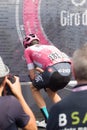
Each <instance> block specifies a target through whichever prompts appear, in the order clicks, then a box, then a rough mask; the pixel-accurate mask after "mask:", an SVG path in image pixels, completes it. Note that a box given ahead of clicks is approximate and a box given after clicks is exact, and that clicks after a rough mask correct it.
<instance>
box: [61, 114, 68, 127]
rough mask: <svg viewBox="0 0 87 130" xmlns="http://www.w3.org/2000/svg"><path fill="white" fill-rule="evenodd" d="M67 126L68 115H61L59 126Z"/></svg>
mask: <svg viewBox="0 0 87 130" xmlns="http://www.w3.org/2000/svg"><path fill="white" fill-rule="evenodd" d="M66 124H67V119H66V115H65V114H64V113H62V114H59V126H60V127H61V126H65V125H66Z"/></svg>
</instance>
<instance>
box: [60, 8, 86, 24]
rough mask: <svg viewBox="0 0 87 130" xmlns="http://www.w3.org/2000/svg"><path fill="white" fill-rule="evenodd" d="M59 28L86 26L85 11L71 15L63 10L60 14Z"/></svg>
mask: <svg viewBox="0 0 87 130" xmlns="http://www.w3.org/2000/svg"><path fill="white" fill-rule="evenodd" d="M60 23H61V26H73V25H75V26H79V25H87V10H85V12H83V13H71V12H69V11H66V10H63V11H61V14H60Z"/></svg>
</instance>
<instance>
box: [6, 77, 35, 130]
mask: <svg viewBox="0 0 87 130" xmlns="http://www.w3.org/2000/svg"><path fill="white" fill-rule="evenodd" d="M6 82H7V83H8V85H9V87H10V89H11V91H12V92H13V94H14V95H15V97H16V98H17V99H18V100H19V102H20V104H21V106H22V108H23V110H24V111H25V113H26V114H27V115H29V117H30V120H29V121H28V123H27V125H26V126H25V127H24V128H23V130H37V126H36V120H35V116H34V114H33V112H32V110H31V109H30V107H29V106H28V104H27V103H26V101H25V99H24V97H23V95H22V90H21V86H20V82H19V78H18V77H16V76H15V82H14V83H13V84H12V83H11V82H10V81H9V80H8V79H6Z"/></svg>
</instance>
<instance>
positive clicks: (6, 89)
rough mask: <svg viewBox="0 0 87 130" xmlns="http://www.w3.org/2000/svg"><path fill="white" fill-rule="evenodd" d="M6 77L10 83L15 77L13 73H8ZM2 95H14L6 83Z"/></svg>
mask: <svg viewBox="0 0 87 130" xmlns="http://www.w3.org/2000/svg"><path fill="white" fill-rule="evenodd" d="M8 79H9V80H10V81H11V83H14V82H15V77H14V76H13V75H8ZM2 95H3V96H4V95H14V94H13V93H12V91H11V89H10V87H9V85H8V84H7V83H6V85H5V88H4V91H3V93H2Z"/></svg>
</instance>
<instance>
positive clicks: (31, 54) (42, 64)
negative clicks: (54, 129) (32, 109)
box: [23, 34, 71, 127]
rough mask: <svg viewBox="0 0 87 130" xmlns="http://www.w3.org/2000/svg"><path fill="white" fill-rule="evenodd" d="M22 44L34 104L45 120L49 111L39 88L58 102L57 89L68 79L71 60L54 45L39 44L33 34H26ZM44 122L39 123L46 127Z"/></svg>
mask: <svg viewBox="0 0 87 130" xmlns="http://www.w3.org/2000/svg"><path fill="white" fill-rule="evenodd" d="M23 44H24V47H25V51H24V55H25V59H26V63H27V66H28V70H29V77H30V80H31V81H32V84H31V85H30V88H31V91H32V94H33V97H34V99H35V101H36V104H37V105H38V107H39V108H40V110H41V112H42V114H43V116H44V118H45V122H47V119H48V117H49V113H48V110H47V107H46V103H45V101H44V99H43V97H42V95H41V93H40V90H41V89H44V90H45V92H47V93H48V96H49V97H50V99H51V100H52V101H53V102H54V103H56V102H59V101H60V100H61V97H60V96H59V95H58V94H57V90H59V89H62V88H64V87H65V86H66V85H67V84H68V82H69V81H70V77H71V69H70V68H71V64H70V62H71V61H70V58H69V57H68V56H67V55H66V54H65V53H63V52H61V51H60V50H59V49H57V48H56V47H55V46H53V45H41V44H40V43H39V38H38V37H37V36H36V35H35V34H30V35H28V36H26V37H25V39H24V41H23ZM36 72H38V74H37V73H36ZM45 122H44V121H42V122H40V123H41V124H42V125H43V126H44V127H46V123H45Z"/></svg>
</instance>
